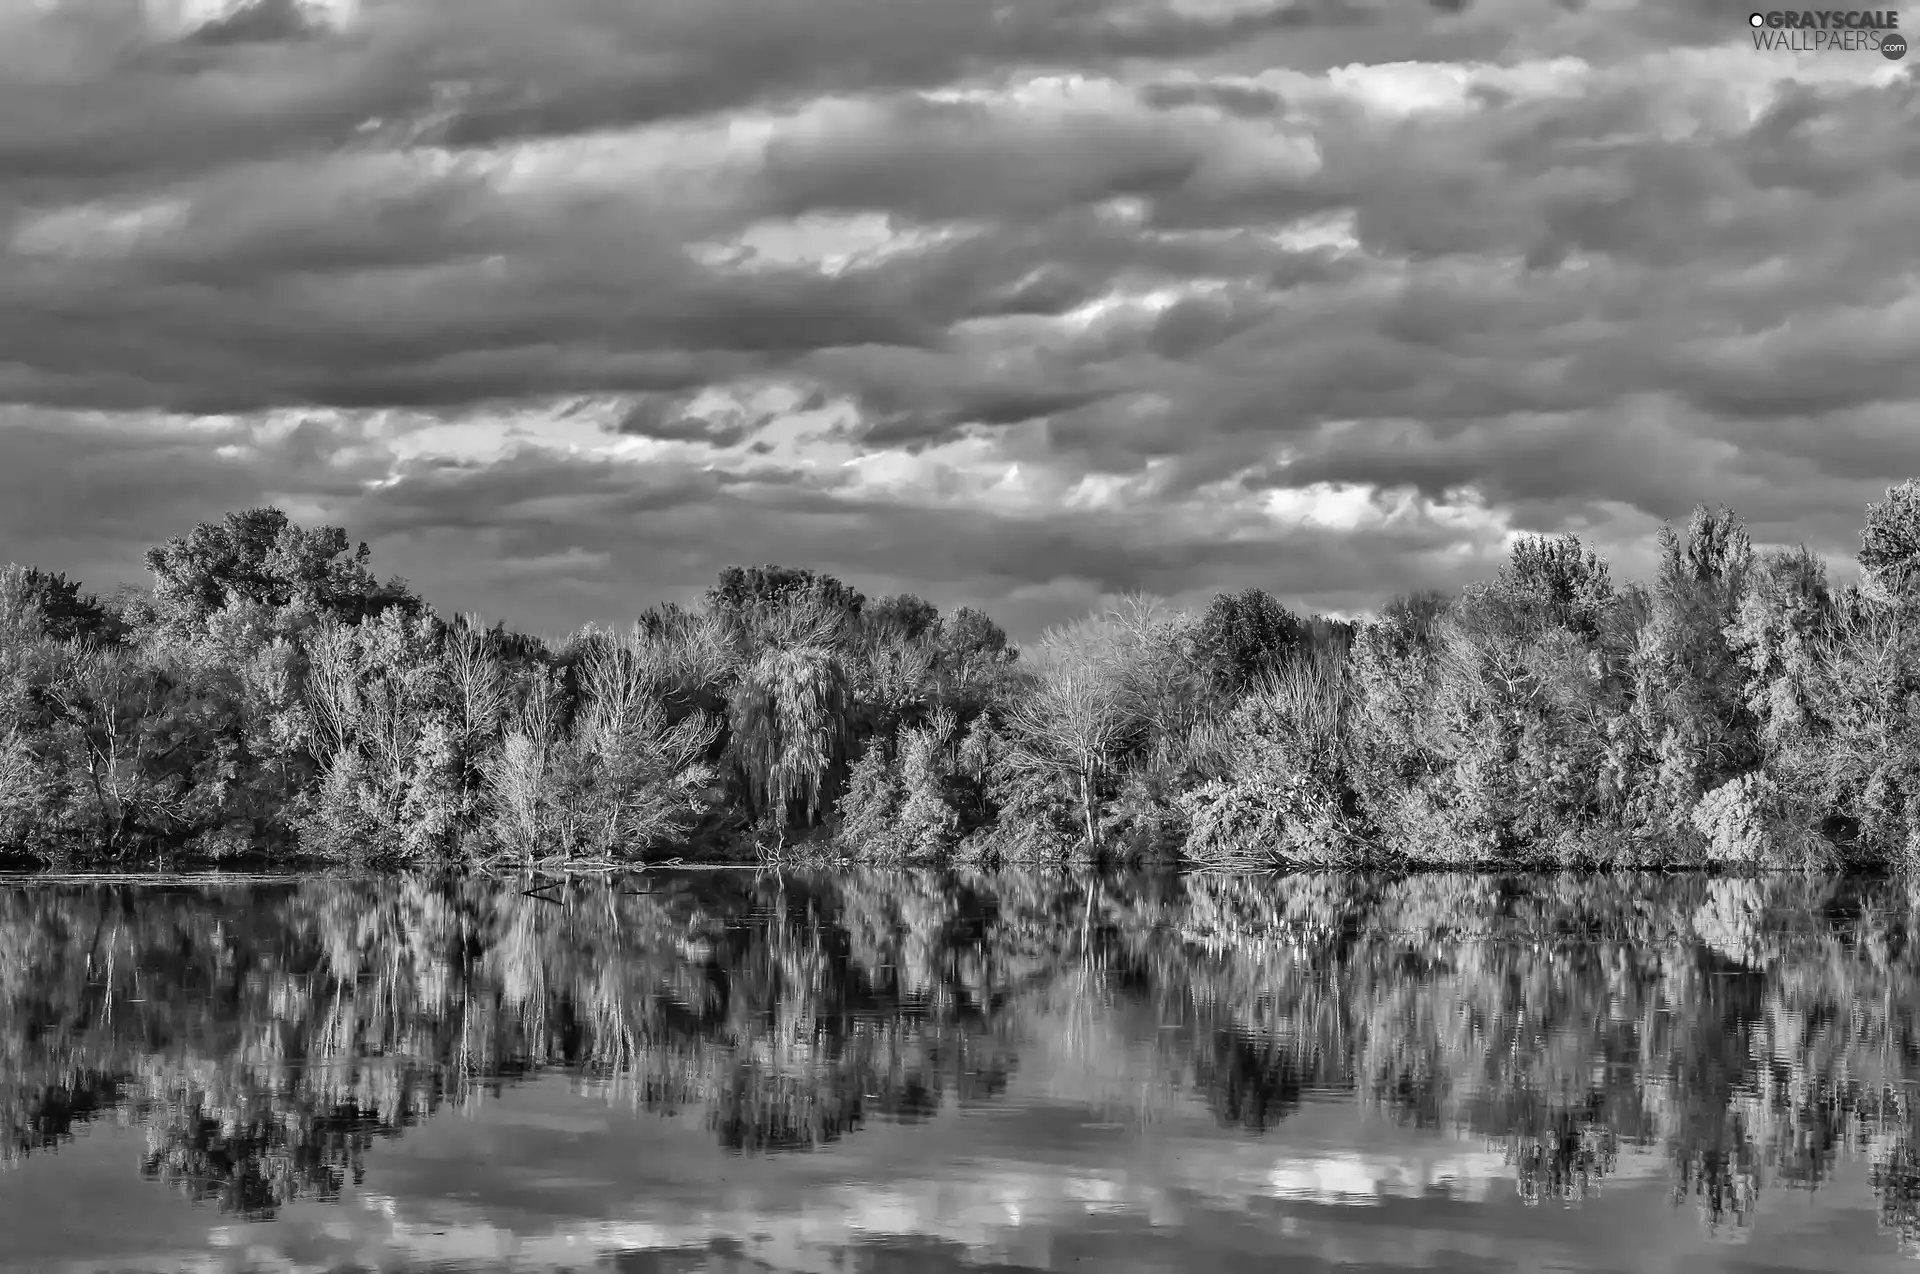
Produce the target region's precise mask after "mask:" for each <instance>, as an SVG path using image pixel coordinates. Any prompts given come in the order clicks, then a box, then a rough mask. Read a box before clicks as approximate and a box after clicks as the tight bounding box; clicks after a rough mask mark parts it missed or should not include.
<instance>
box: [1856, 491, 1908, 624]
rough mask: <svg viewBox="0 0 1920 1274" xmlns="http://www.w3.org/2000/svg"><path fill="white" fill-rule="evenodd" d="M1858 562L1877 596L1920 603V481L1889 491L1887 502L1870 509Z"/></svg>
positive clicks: (1862, 534) (1871, 506)
mask: <svg viewBox="0 0 1920 1274" xmlns="http://www.w3.org/2000/svg"><path fill="white" fill-rule="evenodd" d="M1859 561H1860V569H1861V571H1863V572H1864V573H1865V575H1866V581H1867V584H1868V587H1869V588H1870V589H1871V591H1872V592H1873V594H1874V595H1875V596H1877V597H1880V598H1885V599H1889V600H1893V599H1898V600H1903V601H1912V600H1920V479H1916V478H1908V479H1907V480H1906V481H1905V482H1902V483H1901V484H1899V485H1898V486H1894V487H1888V488H1887V498H1886V499H1885V500H1883V501H1881V502H1880V503H1878V504H1869V505H1868V506H1867V525H1866V528H1865V529H1864V530H1862V531H1861V532H1860V557H1859Z"/></svg>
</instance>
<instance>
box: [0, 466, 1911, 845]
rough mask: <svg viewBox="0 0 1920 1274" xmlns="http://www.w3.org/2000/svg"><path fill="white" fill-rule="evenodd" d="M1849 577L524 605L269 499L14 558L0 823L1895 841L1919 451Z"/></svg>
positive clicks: (1578, 575)
mask: <svg viewBox="0 0 1920 1274" xmlns="http://www.w3.org/2000/svg"><path fill="white" fill-rule="evenodd" d="M1865 521H1866V525H1865V529H1864V531H1863V532H1862V535H1861V545H1860V550H1859V554H1858V567H1859V571H1858V576H1857V579H1853V580H1851V581H1850V582H1847V583H1845V584H1838V583H1835V582H1833V581H1831V580H1830V578H1829V575H1828V570H1827V566H1826V564H1825V563H1824V562H1823V561H1822V560H1821V559H1820V558H1819V557H1818V556H1817V555H1816V554H1814V553H1812V552H1810V551H1809V550H1807V549H1805V548H1767V549H1762V548H1757V547H1756V546H1755V545H1754V543H1753V541H1752V539H1751V537H1750V535H1749V534H1748V532H1747V531H1746V529H1745V528H1744V526H1743V525H1742V523H1741V522H1740V520H1739V519H1738V517H1737V516H1736V515H1735V514H1734V513H1733V512H1731V511H1729V510H1727V509H1724V508H1719V509H1711V508H1707V507H1705V506H1702V507H1700V508H1698V509H1696V510H1695V511H1694V513H1693V516H1692V518H1691V520H1690V522H1689V523H1688V524H1687V525H1686V526H1685V527H1684V528H1675V527H1670V526H1669V527H1664V528H1663V529H1662V531H1661V533H1660V540H1659V553H1658V569H1657V571H1656V573H1655V575H1654V577H1653V578H1652V579H1650V580H1645V581H1616V580H1615V579H1614V578H1613V576H1612V573H1611V571H1610V569H1609V566H1608V563H1607V562H1606V561H1605V560H1604V559H1602V558H1601V557H1600V556H1599V555H1597V554H1596V553H1595V552H1594V551H1593V550H1592V549H1591V548H1589V547H1587V546H1584V545H1583V544H1582V543H1581V542H1580V540H1579V539H1578V538H1577V537H1575V536H1571V535H1566V536H1557V537H1547V536H1532V537H1524V538H1521V539H1519V540H1517V541H1516V542H1515V543H1514V544H1513V546H1512V549H1511V553H1510V557H1509V559H1508V560H1507V561H1506V562H1505V564H1504V565H1503V566H1502V568H1501V569H1500V571H1499V572H1498V573H1497V575H1496V577H1495V578H1493V579H1491V580H1487V581H1484V582H1482V583H1478V584H1475V585H1472V586H1470V587H1468V588H1466V589H1464V590H1462V591H1461V592H1460V593H1459V594H1458V595H1455V596H1447V595H1442V594H1440V593H1437V592H1427V593H1419V594H1415V595H1411V596H1404V597H1399V598H1396V599H1394V600H1392V601H1391V602H1389V603H1388V604H1387V605H1385V606H1384V607H1383V608H1382V610H1381V611H1380V612H1379V614H1378V615H1377V617H1374V618H1370V619H1368V620H1366V621H1364V622H1357V623H1355V622H1347V621H1343V620H1337V619H1329V618H1326V617H1320V616H1301V615H1296V614H1293V613H1291V612H1290V611H1288V610H1287V609H1286V608H1285V607H1284V606H1283V605H1282V604H1281V603H1280V602H1279V601H1278V600H1277V599H1275V598H1274V597H1273V596H1272V595H1270V594H1268V593H1266V592H1264V591H1262V590H1259V589H1249V590H1246V591H1243V592H1236V593H1228V594H1222V595H1220V596H1218V597H1216V598H1214V599H1213V601H1212V603H1211V604H1210V605H1209V606H1208V607H1206V608H1205V609H1204V611H1200V612H1198V613H1192V612H1184V611H1179V610H1176V609H1173V608H1170V607H1168V606H1167V605H1165V604H1163V603H1161V602H1158V601H1156V600H1154V599H1152V598H1148V597H1137V596H1136V597H1128V598H1126V599H1124V600H1122V601H1121V602H1119V603H1118V604H1116V605H1114V606H1112V607H1110V608H1108V609H1105V610H1103V611H1101V612H1099V613H1095V614H1092V615H1088V616H1086V617H1085V618H1082V619H1080V620H1078V621H1076V622H1074V623H1071V624H1068V625H1065V626H1062V627H1059V628H1056V629H1054V630H1051V631H1049V632H1047V633H1046V634H1044V635H1043V636H1042V637H1041V638H1040V640H1039V641H1038V642H1036V643H1034V644H1032V645H1029V646H1027V647H1025V648H1023V649H1018V650H1016V649H1015V648H1014V647H1013V646H1012V645H1010V643H1009V640H1008V637H1007V634H1006V633H1005V631H1004V630H1003V629H1001V628H1000V627H999V626H998V625H997V624H996V623H995V622H994V621H993V620H992V619H990V618H989V617H988V616H987V615H986V614H984V613H982V612H981V611H979V610H976V609H973V608H971V607H961V608H959V609H955V610H952V611H949V612H946V613H942V612H940V611H939V610H938V609H937V608H936V607H934V606H933V605H931V604H929V603H928V602H926V601H924V600H922V599H920V598H918V597H915V596H913V595H910V594H903V595H898V596H889V597H882V598H878V599H869V598H867V597H865V596H863V595H862V594H861V593H859V592H858V591H857V590H855V589H854V588H852V587H850V586H848V585H847V584H845V583H844V582H842V581H840V580H837V579H835V578H833V577H831V576H830V575H827V574H824V573H821V572H818V571H814V570H808V569H804V568H796V567H783V566H752V567H730V568H728V569H726V570H724V571H722V572H721V573H720V575H719V577H718V579H717V580H716V581H715V582H714V584H713V585H712V587H711V588H709V589H708V590H707V592H706V594H705V597H704V600H703V601H702V603H701V604H700V605H698V606H691V607H688V606H679V605H675V604H662V605H656V606H653V607H651V608H650V609H647V610H645V611H644V612H642V613H640V615H639V617H638V619H637V620H636V621H635V622H634V623H633V624H632V625H631V627H630V628H628V629H626V630H625V631H619V630H612V629H605V628H588V629H585V630H582V631H579V632H576V633H573V634H571V635H569V636H566V637H564V638H550V637H536V636H532V635H528V634H522V633H517V632H512V631H509V630H507V629H506V628H505V627H504V626H502V625H499V624H488V623H487V622H486V621H484V620H483V619H481V618H478V617H475V616H472V615H451V616H449V615H442V614H437V613H435V611H434V610H433V609H432V607H431V606H430V605H429V604H428V603H427V601H426V600H425V599H423V598H421V597H419V596H418V595H416V594H415V593H414V592H413V591H412V589H411V588H410V587H409V586H408V585H407V584H406V583H405V582H404V581H401V580H398V579H388V580H382V579H380V578H379V577H377V576H376V575H375V573H374V571H373V569H372V567H371V564H370V553H369V551H368V549H367V546H366V545H364V544H361V545H358V546H356V545H355V544H354V543H353V542H352V541H351V540H350V539H349V537H348V535H347V533H346V532H345V531H344V530H342V529H341V528H337V527H302V526H300V525H297V524H295V523H294V522H293V521H292V520H290V519H289V518H288V517H287V516H286V514H284V513H283V512H281V511H279V510H276V509H254V510H249V511H245V512H240V513H232V514H228V515H226V516H225V517H224V518H222V519H221V520H219V521H213V522H206V523H202V524H201V525H199V526H197V527H195V528H194V529H193V530H192V531H190V532H189V533H187V534H186V535H184V536H181V537H177V538H175V539H171V540H169V541H167V542H166V543H165V544H163V545H160V546H158V547H156V548H154V549H152V550H151V551H149V552H148V554H147V556H146V564H147V567H148V569H149V570H150V572H151V574H152V585H151V588H149V589H146V590H136V589H123V590H121V591H120V592H119V593H118V594H115V595H113V596H107V597H102V596H99V595H96V594H93V593H90V592H88V591H87V590H86V589H85V588H84V587H83V586H82V585H81V584H80V583H78V582H75V581H72V580H69V579H67V578H65V577H64V576H63V575H61V574H58V573H54V572H49V571H46V570H42V569H39V568H36V567H32V566H21V565H14V566H10V567H7V568H6V569H5V570H4V572H0V847H4V848H3V849H0V852H4V854H6V855H7V856H8V857H10V858H13V859H16V860H20V861H25V862H29V863H44V864H54V865H74V864H89V863H129V862H136V861H137V862H142V863H151V862H155V861H159V862H168V863H189V862H209V861H215V860H223V861H236V862H237V861H240V860H247V861H263V860H264V861H278V862H285V863H288V864H293V863H303V862H304V863H314V862H323V861H334V862H349V863H356V864H360V863H366V864H372V863H449V862H452V863H463V864H466V865H469V866H473V867H482V868H502V869H505V868H515V869H524V868H526V867H529V866H533V867H549V868H550V867H556V866H563V865H572V866H593V865H601V866H607V865H612V864H615V863H618V862H622V861H633V860H648V859H651V860H653V861H661V860H671V859H674V858H679V859H683V860H687V861H692V860H696V859H702V858H704V859H709V860H731V861H773V862H800V861H809V862H862V863H900V862H944V863H955V864H966V865H976V866H988V867H991V866H994V865H997V864H1003V863H1021V862H1029V863H1030V862H1036V861H1048V860H1060V859H1063V858H1092V859H1100V860H1105V861H1113V862H1127V861H1185V862H1188V863H1192V864H1198V865H1205V866H1219V867H1267V866H1286V867H1309V866H1320V867H1355V868H1358V867H1407V868H1413V867H1423V868H1424V867H1454V868H1464V867H1481V868H1506V867H1522V866H1554V867H1616V868H1632V867H1662V868H1667V867H1729V868H1790V869H1800V870H1831V869H1839V868H1852V867H1864V868H1889V869H1896V870H1898V869H1905V868H1907V867H1911V866H1914V865H1920V481H1914V480H1909V481H1907V482H1904V483H1901V484H1899V485H1897V486H1894V487H1892V488H1891V489H1889V490H1888V492H1887V495H1886V498H1885V499H1884V500H1883V501H1880V502H1877V503H1874V504H1872V505H1870V506H1869V507H1868V508H1867V510H1866V519H1865Z"/></svg>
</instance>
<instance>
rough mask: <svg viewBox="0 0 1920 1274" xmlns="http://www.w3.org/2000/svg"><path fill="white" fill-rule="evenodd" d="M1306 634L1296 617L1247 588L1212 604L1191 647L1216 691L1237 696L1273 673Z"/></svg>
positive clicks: (1262, 593)
mask: <svg viewBox="0 0 1920 1274" xmlns="http://www.w3.org/2000/svg"><path fill="white" fill-rule="evenodd" d="M1305 635H1306V628H1305V625H1303V624H1302V623H1301V621H1300V617H1299V616H1297V615H1295V614H1294V613H1293V612H1291V611H1289V610H1288V609H1287V608H1286V607H1284V606H1282V605H1281V604H1280V603H1279V602H1278V601H1276V600H1275V599H1274V597H1273V595H1272V594H1271V593H1268V592H1267V591H1266V590H1265V589H1261V588H1249V589H1244V590H1242V591H1241V592H1238V593H1222V594H1220V595H1219V596H1218V597H1215V598H1214V599H1213V603H1212V604H1211V605H1210V606H1208V607H1207V610H1206V613H1205V614H1204V615H1202V616H1201V617H1200V625H1199V628H1198V630H1197V631H1196V632H1195V634H1194V647H1195V652H1196V653H1197V654H1198V656H1199V658H1200V661H1201V664H1202V666H1203V667H1204V668H1205V669H1206V672H1207V677H1208V680H1209V681H1210V682H1211V683H1212V684H1213V685H1214V686H1215V688H1216V689H1218V690H1219V691H1220V692H1222V693H1225V694H1228V695H1237V694H1240V693H1242V692H1244V691H1245V690H1246V689H1247V688H1248V687H1250V686H1252V685H1253V684H1254V683H1255V682H1257V681H1259V680H1260V679H1261V678H1262V677H1263V676H1265V675H1267V674H1269V673H1273V672H1277V671H1278V670H1279V669H1280V667H1281V666H1282V665H1283V664H1284V663H1285V662H1286V661H1287V659H1288V658H1289V657H1291V656H1292V655H1293V654H1294V652H1295V651H1296V650H1298V649H1299V647H1300V643H1301V641H1302V639H1303V638H1304V637H1305Z"/></svg>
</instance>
